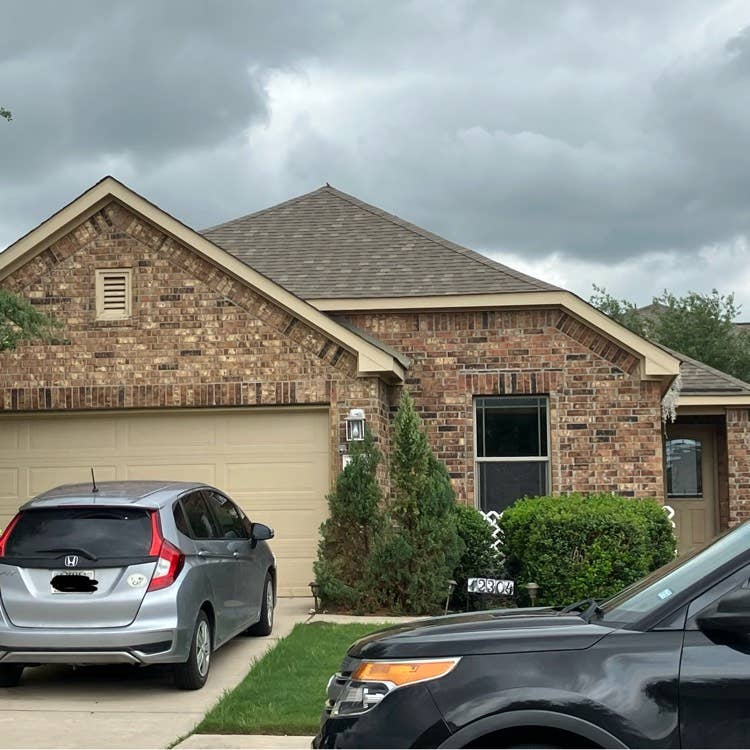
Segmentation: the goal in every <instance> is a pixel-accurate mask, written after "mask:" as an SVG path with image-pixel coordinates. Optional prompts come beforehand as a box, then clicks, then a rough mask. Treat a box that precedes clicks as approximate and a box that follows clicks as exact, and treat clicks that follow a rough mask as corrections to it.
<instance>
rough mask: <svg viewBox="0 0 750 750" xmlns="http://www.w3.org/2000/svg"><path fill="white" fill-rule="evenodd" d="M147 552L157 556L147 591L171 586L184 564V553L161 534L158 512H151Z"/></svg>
mask: <svg viewBox="0 0 750 750" xmlns="http://www.w3.org/2000/svg"><path fill="white" fill-rule="evenodd" d="M148 554H149V555H150V556H157V555H158V557H159V559H158V560H157V561H156V568H155V569H154V574H153V576H151V583H149V585H148V591H158V590H159V589H164V588H166V587H167V586H171V585H172V584H173V583H174V582H175V580H176V578H177V576H178V575H180V571H181V570H182V566H183V565H184V564H185V555H183V554H182V552H180V550H178V549H177V547H175V546H174V544H171V543H170V542H168V541H167V540H166V539H165V538H164V537H163V536H162V533H161V524H160V523H159V513H158V512H153V513H152V514H151V546H150V547H149V551H148Z"/></svg>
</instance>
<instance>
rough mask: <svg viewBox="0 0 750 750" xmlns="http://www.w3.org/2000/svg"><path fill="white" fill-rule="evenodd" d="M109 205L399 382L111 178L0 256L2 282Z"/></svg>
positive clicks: (349, 335)
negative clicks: (134, 216) (114, 202)
mask: <svg viewBox="0 0 750 750" xmlns="http://www.w3.org/2000/svg"><path fill="white" fill-rule="evenodd" d="M112 199H114V200H117V201H119V202H120V203H122V204H123V205H124V206H126V207H127V208H128V209H130V210H131V211H133V212H135V213H137V214H138V215H139V216H141V217H142V218H143V219H145V220H146V221H148V222H150V223H151V224H154V225H156V226H157V227H159V228H160V229H161V230H163V231H164V232H166V233H167V234H169V235H171V236H172V237H173V238H174V239H175V240H177V241H178V242H180V243H182V244H184V245H188V246H189V247H191V248H192V249H193V250H195V251H196V252H198V253H199V254H201V255H203V256H204V257H205V258H207V259H208V260H209V261H211V262H212V263H213V264H214V265H216V266H218V267H220V268H221V269H223V270H224V271H226V272H227V273H229V274H230V275H232V276H234V277H235V278H237V279H239V280H240V281H243V282H244V283H246V284H248V285H250V286H251V287H253V288H254V289H255V290H257V291H258V292H259V293H260V294H262V295H263V296H264V297H266V298H267V299H270V300H272V301H273V302H275V303H276V304H278V305H280V306H281V307H283V308H284V309H285V310H287V311H288V312H289V313H291V314H292V315H294V316H295V317H297V318H299V319H300V320H303V321H304V322H305V323H307V324H308V325H310V326H312V327H313V328H315V329H317V330H318V331H320V332H321V333H324V334H325V335H326V336H328V337H330V338H332V339H333V340H335V341H336V342H338V343H339V344H340V345H341V346H343V347H344V348H345V349H348V350H349V351H351V352H352V353H353V354H356V355H357V364H358V371H359V375H360V376H365V375H378V376H382V377H385V378H386V379H388V380H391V381H399V382H400V381H403V379H404V375H405V371H404V368H403V367H402V366H401V364H399V363H398V362H397V361H396V359H395V358H394V357H392V356H391V355H390V354H388V353H386V352H384V351H383V350H382V349H378V348H377V347H376V346H374V345H373V344H371V343H369V342H368V341H365V339H363V338H361V337H360V336H357V334H355V333H353V332H352V331H349V330H348V329H347V328H344V326H342V325H340V324H339V323H337V322H336V321H334V320H331V318H329V317H328V315H326V314H325V313H323V312H322V311H320V310H318V309H317V308H315V307H314V306H312V305H310V304H309V303H307V302H305V301H304V300H301V299H300V298H299V297H297V296H295V295H294V294H292V293H291V292H289V291H287V290H286V289H284V288H283V287H282V286H279V285H278V284H276V283H275V282H274V281H271V279H269V278H268V277H266V276H263V275H262V274H260V273H258V272H257V271H256V270H254V269H253V268H251V267H250V266H248V265H246V264H245V263H243V262H242V261H240V260H238V259H237V258H235V257H234V256H233V255H231V254H230V253H228V252H227V251H226V250H222V248H220V247H218V245H214V243H213V242H211V241H210V240H207V239H206V238H205V237H203V236H202V235H200V234H198V233H197V232H195V231H194V230H192V229H190V227H188V226H186V225H185V224H183V223H182V222H180V221H178V220H177V219H175V218H174V217H172V216H170V215H169V214H167V213H166V212H164V211H162V210H161V209H160V208H158V207H157V206H155V205H154V204H153V203H150V202H149V201H147V200H146V199H145V198H143V197H141V196H140V195H138V194H137V193H134V192H133V191H132V190H130V188H128V187H126V186H125V185H123V184H122V183H121V182H118V181H117V180H115V179H114V178H113V177H105V178H104V179H103V180H101V181H100V182H98V183H97V184H96V185H94V186H93V187H92V188H90V189H89V190H87V191H86V192H85V193H83V194H82V195H81V196H79V197H78V198H76V199H75V200H74V201H73V202H72V203H69V204H68V205H67V206H65V208H63V209H61V210H60V211H58V212H57V213H56V214H54V215H53V216H51V217H50V218H49V219H47V220H46V221H45V222H43V223H42V224H40V225H39V226H38V227H37V228H36V229H34V230H32V231H31V232H29V233H28V234H27V235H25V236H24V237H22V238H21V239H20V240H18V241H17V242H15V243H14V244H12V245H11V246H10V247H9V248H8V249H7V250H5V252H3V253H0V280H2V279H3V278H5V277H6V276H7V275H8V274H10V273H12V272H13V271H14V270H15V269H16V268H18V267H19V266H20V265H22V264H23V263H25V262H27V261H28V260H30V259H31V258H32V257H34V255H36V254H37V253H39V252H41V251H42V250H44V249H45V248H46V247H49V245H50V244H51V243H52V242H54V240H55V239H58V238H59V237H61V236H63V235H64V234H65V233H66V232H67V231H69V230H70V229H71V228H72V226H73V225H74V224H77V223H79V222H80V221H81V220H82V217H84V216H85V218H88V217H90V216H91V215H93V214H94V213H96V211H97V210H99V209H100V208H102V207H103V206H104V205H106V203H107V202H109V200H112Z"/></svg>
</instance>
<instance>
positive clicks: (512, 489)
mask: <svg viewBox="0 0 750 750" xmlns="http://www.w3.org/2000/svg"><path fill="white" fill-rule="evenodd" d="M547 465H548V464H547V462H546V461H507V462H506V461H501V462H495V461H492V462H488V463H479V464H477V467H478V469H479V488H480V498H479V499H480V504H481V508H482V510H483V511H485V512H486V511H490V510H495V511H497V512H498V513H501V512H502V511H504V510H505V509H506V508H508V507H509V506H511V505H513V503H514V502H515V501H516V500H518V499H520V498H522V497H526V496H529V497H533V496H536V495H546V494H547Z"/></svg>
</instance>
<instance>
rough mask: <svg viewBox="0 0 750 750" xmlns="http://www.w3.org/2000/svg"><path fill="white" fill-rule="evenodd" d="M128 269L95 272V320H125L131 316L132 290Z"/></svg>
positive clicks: (130, 273)
mask: <svg viewBox="0 0 750 750" xmlns="http://www.w3.org/2000/svg"><path fill="white" fill-rule="evenodd" d="M131 275H132V272H131V270H130V269H129V268H106V269H102V268H100V269H97V271H96V319H97V320H125V319H126V318H129V317H130V315H131V308H132V289H131Z"/></svg>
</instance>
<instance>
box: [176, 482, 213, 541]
mask: <svg viewBox="0 0 750 750" xmlns="http://www.w3.org/2000/svg"><path fill="white" fill-rule="evenodd" d="M182 507H183V508H184V510H185V515H186V516H187V520H188V522H189V524H190V528H191V529H192V531H193V534H192V535H191V536H192V537H193V539H216V538H217V537H220V536H221V535H220V534H219V533H218V531H217V528H216V523H215V521H214V519H213V516H212V515H211V511H210V510H209V509H208V505H207V504H206V500H205V499H204V497H203V493H202V492H191V493H190V494H189V495H186V496H185V497H183V498H182Z"/></svg>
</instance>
